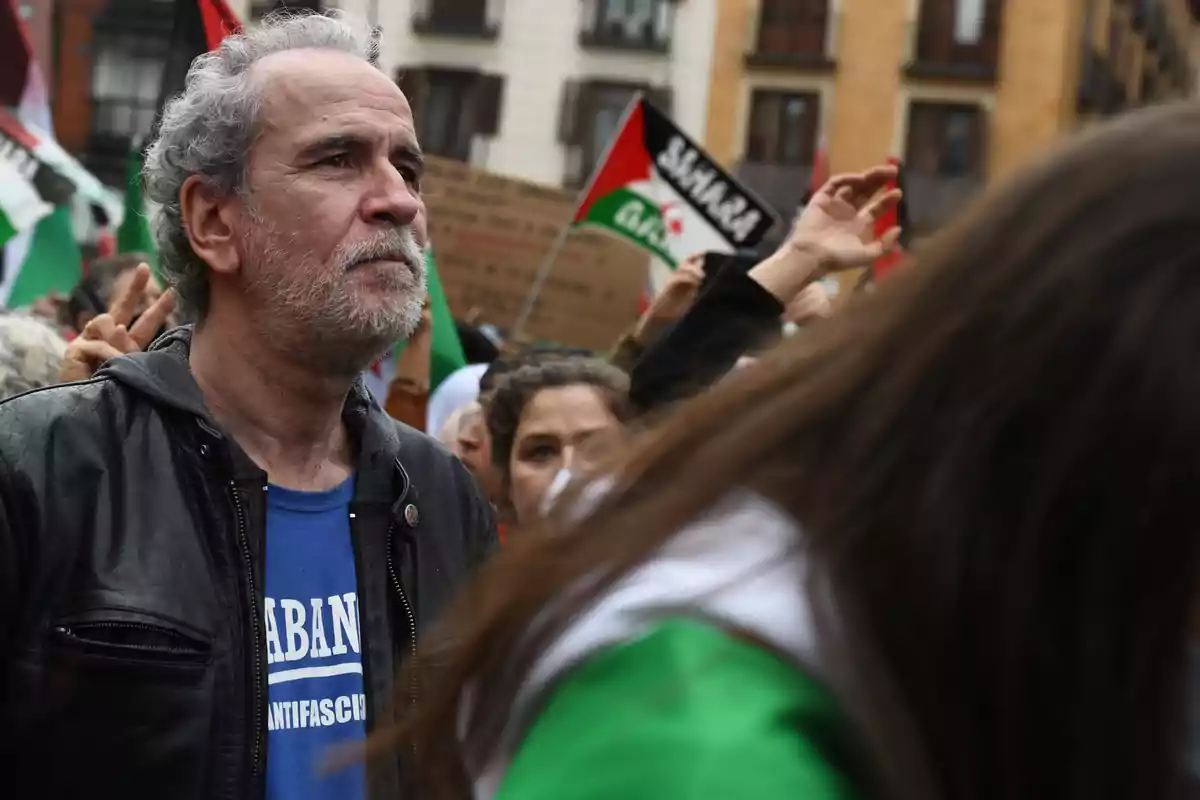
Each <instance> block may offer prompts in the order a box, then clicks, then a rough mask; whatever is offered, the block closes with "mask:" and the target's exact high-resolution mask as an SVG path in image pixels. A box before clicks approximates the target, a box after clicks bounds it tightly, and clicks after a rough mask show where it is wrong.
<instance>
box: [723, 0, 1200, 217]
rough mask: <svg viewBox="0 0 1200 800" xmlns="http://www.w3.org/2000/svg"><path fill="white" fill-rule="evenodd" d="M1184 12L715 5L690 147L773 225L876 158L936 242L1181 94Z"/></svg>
mask: <svg viewBox="0 0 1200 800" xmlns="http://www.w3.org/2000/svg"><path fill="white" fill-rule="evenodd" d="M1197 18H1200V2H1198V1H1196V0H722V2H721V6H720V9H719V19H718V24H717V33H716V37H717V40H716V47H715V50H714V57H713V69H712V74H711V89H710V92H709V115H708V125H707V129H706V141H707V143H708V146H709V147H710V148H711V150H712V151H713V152H714V153H715V154H716V155H717V157H718V158H720V159H721V160H722V161H723V162H725V163H726V164H730V165H733V166H734V167H736V168H737V169H738V170H739V171H740V173H741V174H742V175H743V177H745V178H746V179H747V180H748V181H749V182H750V183H751V184H752V185H754V186H755V187H756V188H757V189H758V190H759V191H760V192H761V193H762V194H763V195H764V196H765V197H766V198H767V199H769V200H770V201H771V202H772V203H773V204H774V205H776V206H777V207H779V209H780V210H781V211H782V212H784V213H787V212H788V211H789V210H793V209H794V208H795V207H796V204H797V203H799V202H800V200H801V199H802V197H803V195H804V194H805V192H806V191H807V190H808V188H809V185H810V182H811V174H812V165H813V160H814V158H813V155H814V152H815V151H816V150H817V148H818V146H819V145H820V143H821V142H825V143H826V144H827V147H828V155H829V160H830V164H831V167H832V169H833V170H835V171H838V170H846V169H854V168H861V167H864V166H866V165H870V164H873V163H877V162H879V161H880V160H882V159H884V158H887V157H889V156H894V157H897V158H900V159H902V160H903V161H904V162H905V164H906V168H907V170H906V179H907V189H908V195H909V199H910V211H911V218H912V219H911V222H912V225H913V227H914V228H915V229H916V231H917V232H918V233H919V232H923V231H927V230H929V229H931V228H933V227H936V226H937V225H938V224H939V223H940V222H942V221H943V220H945V219H946V218H947V217H948V216H949V215H950V214H952V213H953V212H954V211H955V210H956V209H958V208H960V207H961V206H962V205H963V203H964V202H965V201H966V199H967V198H969V197H970V196H971V195H973V194H974V193H975V192H977V191H978V189H979V187H980V186H981V185H982V184H983V182H984V181H986V180H987V179H988V178H991V177H995V176H997V175H1001V174H1003V173H1005V172H1007V171H1009V170H1011V169H1012V168H1013V167H1015V166H1016V165H1018V164H1021V163H1022V162H1024V161H1026V160H1027V159H1029V158H1030V157H1031V156H1033V155H1035V154H1036V153H1038V152H1040V151H1042V150H1044V149H1045V148H1046V147H1047V145H1049V144H1050V143H1051V142H1053V141H1054V140H1055V139H1056V138H1058V137H1059V136H1061V135H1062V134H1063V133H1064V132H1068V131H1072V130H1075V129H1076V128H1078V127H1079V126H1080V125H1082V124H1086V123H1087V122H1088V121H1090V120H1092V119H1095V118H1098V117H1103V116H1107V115H1111V114H1114V113H1118V112H1120V111H1121V110H1123V109H1126V108H1130V107H1134V106H1138V105H1143V104H1147V103H1153V102H1158V101H1162V100H1165V99H1168V98H1172V97H1178V96H1183V95H1187V94H1191V93H1192V90H1193V87H1194V85H1195V83H1196V65H1195V64H1194V62H1193V61H1192V58H1191V55H1190V47H1191V45H1192V42H1193V41H1194V39H1195V38H1196V34H1197V30H1198V26H1197Z"/></svg>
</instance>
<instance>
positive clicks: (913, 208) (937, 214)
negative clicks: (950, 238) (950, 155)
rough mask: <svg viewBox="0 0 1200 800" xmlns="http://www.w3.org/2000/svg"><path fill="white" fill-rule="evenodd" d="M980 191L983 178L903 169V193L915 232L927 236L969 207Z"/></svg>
mask: <svg viewBox="0 0 1200 800" xmlns="http://www.w3.org/2000/svg"><path fill="white" fill-rule="evenodd" d="M982 188H983V178H981V177H977V176H974V175H963V176H947V175H937V174H930V173H923V172H915V171H913V170H911V169H908V170H905V172H904V191H905V194H906V195H907V196H908V213H909V224H910V225H911V226H912V228H913V231H914V233H918V234H922V233H928V232H930V231H933V230H936V229H937V228H939V227H941V226H942V225H944V224H945V223H946V222H948V221H949V220H950V219H952V218H953V217H954V215H955V214H957V213H958V212H959V211H961V210H962V209H963V208H965V207H966V206H967V205H969V204H970V203H971V201H972V200H973V199H974V198H975V196H976V195H977V194H979V191H980V190H981V189H982Z"/></svg>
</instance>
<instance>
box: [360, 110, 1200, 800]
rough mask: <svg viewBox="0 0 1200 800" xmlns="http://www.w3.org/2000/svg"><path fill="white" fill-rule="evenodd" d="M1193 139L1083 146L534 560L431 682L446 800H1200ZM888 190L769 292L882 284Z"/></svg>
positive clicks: (1070, 148) (827, 225) (998, 203)
mask: <svg viewBox="0 0 1200 800" xmlns="http://www.w3.org/2000/svg"><path fill="white" fill-rule="evenodd" d="M1197 131H1200V106H1197V105H1196V104H1194V103H1188V104H1186V105H1178V106H1168V107H1160V108H1157V109H1154V110H1151V111H1145V112H1139V113H1136V114H1130V115H1126V116H1122V117H1121V118H1119V119H1118V120H1116V121H1114V122H1113V123H1111V124H1109V125H1106V126H1104V127H1102V128H1096V129H1093V130H1090V131H1088V132H1087V133H1085V134H1084V135H1082V136H1080V137H1079V138H1078V139H1076V140H1075V141H1073V142H1071V143H1070V144H1068V145H1067V146H1066V147H1065V148H1063V149H1061V150H1059V151H1057V152H1056V153H1054V154H1053V155H1051V156H1049V157H1048V158H1045V159H1044V160H1042V161H1041V162H1039V163H1038V164H1037V165H1035V166H1033V167H1032V168H1030V169H1029V170H1027V171H1025V172H1023V173H1022V174H1020V175H1019V176H1018V177H1016V178H1015V179H1014V180H1012V181H1011V182H1009V183H1008V184H1006V185H1003V186H1001V187H998V188H997V189H996V190H995V191H994V192H993V193H992V194H990V195H989V196H988V197H987V198H986V199H985V200H984V201H983V202H982V203H980V204H978V205H976V206H974V207H973V208H971V209H969V210H968V211H966V212H965V214H964V216H962V217H961V218H960V219H958V220H957V221H956V222H955V223H954V224H952V225H951V226H950V227H949V228H948V229H947V230H945V231H943V232H941V233H940V234H938V235H937V236H936V237H935V238H934V239H933V240H932V241H931V242H930V243H929V244H928V246H927V247H925V248H924V249H923V251H922V254H921V256H920V260H919V261H918V262H916V263H914V264H913V265H912V266H911V267H910V268H908V269H906V270H904V271H903V272H901V273H899V274H896V275H895V276H893V277H890V278H889V279H888V281H887V282H885V283H883V284H881V285H880V286H879V288H878V290H877V291H876V292H875V293H874V295H872V296H870V297H865V298H863V299H862V300H861V301H860V302H858V303H855V304H853V305H852V306H850V307H849V308H847V309H845V310H843V311H842V312H841V313H839V315H838V316H836V317H834V318H833V319H832V320H831V321H830V322H829V323H828V324H827V325H823V326H821V327H820V328H819V329H815V330H814V331H813V333H812V335H811V336H803V337H796V338H794V339H792V340H791V341H789V342H788V343H787V344H785V345H783V346H782V347H780V348H779V349H777V350H775V351H773V352H772V353H770V354H768V355H767V356H765V357H764V358H763V359H762V360H761V361H760V362H759V364H757V365H756V366H755V367H753V368H751V369H747V370H745V371H743V372H742V373H740V374H739V375H737V376H735V377H733V378H731V379H730V380H727V381H724V382H722V383H721V385H719V386H716V387H714V388H713V389H712V390H711V391H708V392H705V393H704V394H702V395H700V396H699V397H696V398H694V399H693V400H692V401H690V402H689V403H687V404H685V405H683V406H681V407H679V408H678V409H677V410H676V412H675V413H674V414H673V415H671V416H670V417H669V418H667V419H666V421H665V424H664V425H663V426H662V427H661V428H659V429H656V430H655V431H653V435H650V436H647V437H646V438H645V439H644V441H642V443H641V444H640V446H638V447H637V448H635V449H634V450H633V452H631V453H629V454H628V455H627V456H625V457H624V458H623V459H622V460H621V461H620V462H619V463H618V464H615V465H614V466H613V467H612V468H611V469H610V471H608V472H607V473H606V474H607V475H609V476H611V477H610V485H609V486H608V489H607V492H606V493H605V494H604V495H603V496H602V497H600V498H598V499H597V500H596V501H595V502H594V503H593V504H592V506H591V507H590V508H588V509H583V510H582V513H584V515H585V517H584V519H583V520H582V522H580V523H579V524H577V525H573V526H572V525H570V524H569V522H568V521H567V520H564V519H559V520H558V524H557V525H555V526H552V527H551V528H550V529H548V530H547V531H546V532H545V533H544V534H541V535H539V534H538V532H536V531H534V530H532V529H531V530H529V531H527V534H528V536H527V537H523V542H520V543H514V546H513V547H512V548H510V549H509V550H508V551H507V552H506V553H504V554H502V555H501V556H500V557H499V559H498V560H497V561H496V562H495V563H493V564H492V565H491V569H490V570H489V571H488V573H487V574H486V575H485V576H483V579H482V580H481V581H480V582H479V584H478V585H477V586H476V587H475V590H474V591H470V592H467V593H466V594H465V595H464V596H463V598H462V604H461V606H459V607H458V609H457V612H456V613H455V615H454V616H453V618H452V619H453V621H452V622H451V623H450V625H449V626H448V628H447V630H446V633H445V639H444V641H448V642H452V643H453V645H452V646H450V645H447V646H446V648H440V649H438V650H436V657H437V660H436V663H437V667H438V669H437V671H436V672H434V671H429V672H427V673H425V675H424V677H425V678H426V682H425V683H424V684H423V692H422V698H423V701H422V706H421V707H419V709H418V716H417V717H416V718H415V719H414V720H412V722H411V723H410V726H409V728H408V729H407V734H408V737H407V740H408V741H407V743H411V744H412V745H413V746H415V747H417V748H418V750H419V751H420V752H422V753H423V755H424V759H423V763H422V767H423V768H424V773H423V774H424V776H425V778H426V783H425V784H424V787H425V788H426V789H427V790H428V793H427V795H425V796H428V797H434V796H438V795H436V794H435V793H436V792H437V791H438V790H446V791H444V792H443V793H442V796H460V797H461V796H469V795H470V794H474V796H475V797H477V798H480V799H481V800H486V799H487V798H498V800H540V799H541V798H551V797H571V798H575V800H590V798H597V800H598V799H599V798H609V797H621V798H632V799H634V800H640V799H641V798H645V799H646V800H649V798H660V797H677V796H686V797H689V798H693V799H695V798H705V799H707V798H712V799H713V800H718V799H720V800H724V798H732V797H747V798H750V797H753V798H768V799H772V798H779V799H780V800H782V799H783V798H797V797H802V798H808V799H812V798H819V799H820V800H831V799H832V798H838V799H839V800H841V799H842V798H883V799H884V800H960V799H961V798H972V799H973V800H1012V798H1034V797H1046V798H1051V797H1052V798H1056V800H1128V799H1129V798H1137V799H1138V800H1176V798H1184V797H1188V796H1191V795H1192V794H1194V790H1191V789H1190V787H1191V786H1192V785H1193V784H1194V781H1195V778H1196V775H1195V767H1194V766H1193V765H1194V764H1195V762H1196V759H1195V756H1196V754H1197V752H1198V751H1200V741H1197V740H1196V739H1195V738H1192V737H1193V736H1194V735H1195V731H1196V730H1197V729H1198V728H1197V725H1196V722H1197V721H1196V720H1195V719H1190V718H1189V717H1190V715H1192V714H1193V713H1194V712H1195V707H1196V706H1195V704H1194V703H1192V702H1190V701H1191V700H1192V699H1194V698H1195V697H1196V696H1197V693H1198V692H1200V657H1198V656H1196V655H1195V654H1196V652H1197V651H1198V650H1200V641H1198V637H1200V630H1198V626H1197V624H1196V620H1197V607H1198V604H1200V537H1197V536H1196V533H1195V531H1194V530H1193V524H1192V521H1193V519H1194V517H1195V512H1194V508H1195V493H1196V486H1197V485H1198V484H1200V379H1197V373H1196V369H1195V365H1196V363H1197V361H1200V238H1198V237H1197V236H1196V230H1197V229H1198V228H1200V137H1198V136H1197V135H1196V134H1197ZM878 189H879V184H877V183H876V182H875V181H873V180H871V179H870V177H869V175H868V176H862V175H858V176H839V177H837V178H834V179H833V180H832V181H831V182H830V183H828V184H827V185H826V186H825V188H824V189H822V190H821V192H820V193H819V195H818V196H817V197H816V198H814V201H813V203H812V204H810V205H809V207H808V208H807V209H806V210H805V212H804V214H803V215H802V217H801V218H800V220H799V222H798V223H797V225H796V226H795V229H794V231H793V232H792V235H791V239H790V242H789V243H788V244H787V245H786V246H785V248H784V249H783V250H781V251H780V253H779V254H777V256H776V257H773V258H772V259H768V261H767V262H764V263H766V264H772V265H773V271H774V272H775V273H776V274H775V277H776V278H782V277H783V274H784V273H789V272H790V273H791V277H792V279H793V280H792V285H794V286H799V285H804V284H805V283H807V282H808V280H810V279H811V278H813V277H815V276H816V275H819V274H820V273H822V272H826V271H830V270H837V269H840V268H851V267H856V266H861V265H863V264H865V263H867V262H869V261H871V260H873V259H874V258H875V257H876V256H877V255H878V250H877V249H874V250H873V249H872V248H871V247H870V246H869V245H864V244H863V243H862V241H861V240H860V237H863V238H864V239H865V240H867V241H870V236H871V231H872V229H873V223H874V219H875V218H876V217H878V216H879V214H880V212H881V211H882V210H883V209H882V208H881V207H880V205H879V201H878V199H877V200H875V201H871V200H870V199H869V198H871V197H872V195H873V194H875V192H876V191H877V190H878ZM775 285H776V287H779V286H780V285H781V284H779V283H776V284H775ZM773 294H774V293H773ZM776 296H781V295H776ZM568 497H569V496H568ZM563 504H564V505H565V506H566V507H571V506H570V505H569V504H567V503H566V500H564V501H563ZM559 516H560V517H563V516H566V515H561V514H560V515H559ZM438 641H443V639H439V640H438ZM420 677H422V676H418V678H420ZM382 743H383V741H382V740H381V744H382ZM460 759H464V760H465V764H466V766H467V775H466V776H465V780H464V782H462V783H458V784H455V783H454V782H453V781H452V780H451V778H452V776H454V775H455V773H456V770H457V768H458V766H459V764H460V763H462V762H460Z"/></svg>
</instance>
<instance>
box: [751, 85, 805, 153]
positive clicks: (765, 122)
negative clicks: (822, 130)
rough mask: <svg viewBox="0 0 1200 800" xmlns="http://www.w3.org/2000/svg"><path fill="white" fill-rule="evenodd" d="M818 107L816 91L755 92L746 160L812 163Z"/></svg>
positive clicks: (752, 100)
mask: <svg viewBox="0 0 1200 800" xmlns="http://www.w3.org/2000/svg"><path fill="white" fill-rule="evenodd" d="M819 108H820V106H819V99H818V97H817V95H815V94H797V93H790V92H775V91H756V92H755V93H754V95H753V96H752V98H751V102H750V124H749V131H748V134H747V138H746V160H747V161H751V162H755V163H765V164H779V165H790V166H798V165H810V164H812V163H813V152H814V150H815V148H816V138H817V121H818V116H819Z"/></svg>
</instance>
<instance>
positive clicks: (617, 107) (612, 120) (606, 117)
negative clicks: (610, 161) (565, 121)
mask: <svg viewBox="0 0 1200 800" xmlns="http://www.w3.org/2000/svg"><path fill="white" fill-rule="evenodd" d="M637 91H638V90H637V88H631V87H627V86H598V87H596V90H595V91H593V92H592V96H591V103H590V104H589V105H590V106H591V120H590V124H589V125H588V126H587V127H588V138H587V141H586V142H584V153H585V156H584V162H585V170H584V171H585V172H589V173H590V172H591V171H592V169H593V168H594V167H595V166H596V163H597V162H598V161H599V160H600V157H601V156H602V155H604V151H605V150H606V149H607V148H608V145H609V143H610V142H611V141H612V140H613V139H614V138H615V137H616V135H617V130H618V129H619V128H620V125H621V117H622V116H624V114H625V109H627V108H629V104H630V103H631V102H633V96H634V95H635V94H637Z"/></svg>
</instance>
